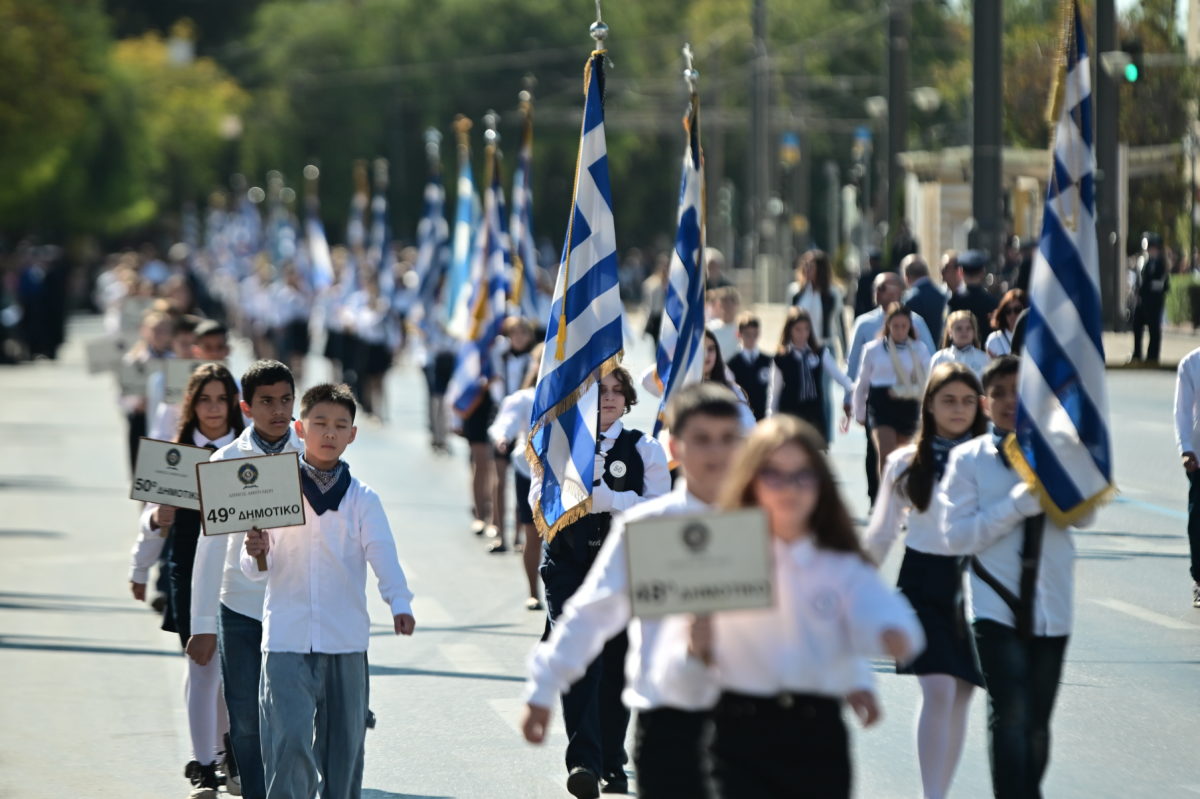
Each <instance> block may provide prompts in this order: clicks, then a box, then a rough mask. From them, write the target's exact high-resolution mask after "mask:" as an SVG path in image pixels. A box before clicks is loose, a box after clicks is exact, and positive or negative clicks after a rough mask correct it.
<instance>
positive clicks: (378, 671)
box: [370, 663, 525, 682]
mask: <svg viewBox="0 0 1200 799" xmlns="http://www.w3.org/2000/svg"><path fill="white" fill-rule="evenodd" d="M370 675H371V676H372V677H455V678H457V679H460V680H494V681H497V682H525V678H524V677H519V676H514V675H511V674H482V673H479V672H472V671H436V670H433V669H410V668H406V667H403V666H380V665H377V664H375V663H372V664H371V665H370Z"/></svg>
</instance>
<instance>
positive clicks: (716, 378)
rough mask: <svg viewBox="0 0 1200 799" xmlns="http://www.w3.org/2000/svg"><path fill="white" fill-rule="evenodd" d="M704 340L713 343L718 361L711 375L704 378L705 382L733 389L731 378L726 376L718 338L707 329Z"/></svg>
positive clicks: (714, 364)
mask: <svg viewBox="0 0 1200 799" xmlns="http://www.w3.org/2000/svg"><path fill="white" fill-rule="evenodd" d="M704 339H705V341H711V342H712V345H713V349H714V350H715V351H716V353H717V360H716V362H715V363H713V368H712V372H710V373H709V375H708V376H706V377H705V378H704V381H706V382H710V383H716V384H717V385H721V386H725V388H728V389H732V388H733V386H732V385H730V383H729V376H728V375H726V374H725V359H724V358H722V357H721V344H720V343H719V342H718V341H717V337H716V336H715V335H713V332H712V331H711V330H709V329H707V328H705V330H704ZM704 357H707V356H704ZM703 363H704V362H703V361H701V364H702V365H703Z"/></svg>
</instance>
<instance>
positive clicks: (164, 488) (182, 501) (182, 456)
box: [129, 436, 212, 510]
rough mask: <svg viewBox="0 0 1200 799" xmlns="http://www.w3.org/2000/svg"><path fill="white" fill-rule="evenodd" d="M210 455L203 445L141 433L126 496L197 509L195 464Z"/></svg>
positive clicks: (205, 459)
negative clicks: (156, 437) (166, 439)
mask: <svg viewBox="0 0 1200 799" xmlns="http://www.w3.org/2000/svg"><path fill="white" fill-rule="evenodd" d="M211 456H212V450H210V449H206V448H205V447H192V446H188V445H186V444H177V443H175V442H174V441H159V440H158V439H155V438H146V437H145V436H143V437H142V439H141V441H139V442H138V451H137V465H136V467H135V468H134V470H133V489H132V490H131V491H130V492H129V498H130V499H138V500H141V501H143V502H157V503H159V504H160V505H171V506H173V507H176V508H188V509H190V510H200V492H199V491H198V489H197V487H196V464H197V463H204V462H206V461H207V460H208V459H209V458H210V457H211Z"/></svg>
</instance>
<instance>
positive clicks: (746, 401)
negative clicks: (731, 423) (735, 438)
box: [638, 364, 758, 433]
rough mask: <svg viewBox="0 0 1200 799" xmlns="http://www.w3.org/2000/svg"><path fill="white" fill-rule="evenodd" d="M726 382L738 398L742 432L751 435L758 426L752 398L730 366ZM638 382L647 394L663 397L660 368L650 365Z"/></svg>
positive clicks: (726, 368)
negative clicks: (730, 369) (659, 376)
mask: <svg viewBox="0 0 1200 799" xmlns="http://www.w3.org/2000/svg"><path fill="white" fill-rule="evenodd" d="M725 381H726V382H727V383H728V384H729V388H730V390H731V391H733V393H734V396H736V397H737V398H738V421H739V422H741V425H742V432H743V433H749V432H750V431H751V430H753V429H754V426H755V425H756V424H758V420H757V419H755V418H754V411H753V410H752V409H751V408H750V398H749V397H747V396H746V392H745V391H744V390H743V389H742V387H741V386H739V385H738V382H737V378H735V377H734V376H733V372H731V371H729V367H728V366H726V367H725ZM638 382H639V383H641V384H642V388H644V389H645V390H646V393H647V394H650V395H651V396H654V397H662V394H663V387H662V384H661V383H660V382H659V381H658V368H657V367H656V366H655V365H654V364H650V365H649V366H647V367H646V368H645V369H644V370H643V371H642V373H641V375H639V377H638Z"/></svg>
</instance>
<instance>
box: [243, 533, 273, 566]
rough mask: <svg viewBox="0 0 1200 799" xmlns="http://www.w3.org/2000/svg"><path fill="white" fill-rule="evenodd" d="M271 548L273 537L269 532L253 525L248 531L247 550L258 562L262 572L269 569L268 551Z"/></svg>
mask: <svg viewBox="0 0 1200 799" xmlns="http://www.w3.org/2000/svg"><path fill="white" fill-rule="evenodd" d="M270 549H271V539H270V538H269V537H268V536H267V534H266V533H265V532H264V531H262V530H260V529H258V528H257V527H251V528H250V532H248V533H246V552H247V553H249V554H250V557H252V558H254V560H255V562H257V563H258V570H259V571H260V572H265V571H266V570H267V552H268V551H270Z"/></svg>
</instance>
